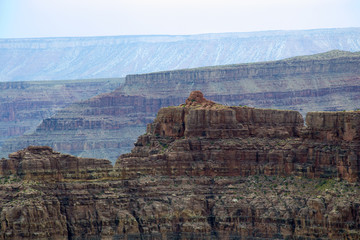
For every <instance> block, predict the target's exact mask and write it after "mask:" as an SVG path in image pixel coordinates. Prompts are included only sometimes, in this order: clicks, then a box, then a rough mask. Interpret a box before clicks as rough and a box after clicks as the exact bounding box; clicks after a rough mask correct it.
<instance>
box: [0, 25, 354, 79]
mask: <svg viewBox="0 0 360 240" xmlns="http://www.w3.org/2000/svg"><path fill="white" fill-rule="evenodd" d="M359 38H360V29H359V28H349V29H318V30H308V31H269V32H253V33H224V34H201V35H189V36H161V35H160V36H114V37H82V38H40V39H0V81H29V80H33V81H34V80H57V79H87V78H108V77H125V76H126V75H128V74H131V73H148V72H155V71H164V70H170V69H182V68H193V67H202V66H214V65H224V64H234V63H246V62H259V61H271V60H278V59H283V58H287V57H293V56H299V55H307V54H315V53H320V52H325V51H330V50H333V49H340V50H344V51H360V44H359V42H358V39H359Z"/></svg>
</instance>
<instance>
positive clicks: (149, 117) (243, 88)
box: [1, 51, 360, 163]
mask: <svg viewBox="0 0 360 240" xmlns="http://www.w3.org/2000/svg"><path fill="white" fill-rule="evenodd" d="M193 90H201V91H202V92H203V93H204V94H205V95H206V96H207V97H208V98H209V99H210V100H213V101H216V102H219V103H222V104H225V105H228V106H239V105H242V106H245V105H246V106H249V107H257V108H272V109H288V110H296V111H299V112H300V113H301V114H302V115H303V116H305V115H306V113H308V112H311V111H343V110H356V109H359V108H360V106H359V102H360V54H359V52H356V53H352V52H344V51H330V52H326V53H322V54H316V55H309V56H301V57H295V58H289V59H284V60H280V61H273V62H261V63H251V64H235V65H224V66H216V67H204V68H195V69H185V70H174V71H164V72H156V73H148V74H136V75H128V76H126V78H125V82H124V84H122V85H121V86H120V87H119V88H117V89H116V90H115V91H113V92H110V93H106V94H101V95H98V96H96V97H93V98H90V99H88V100H84V101H81V102H77V103H74V104H72V105H71V106H69V107H67V108H64V109H61V110H59V111H57V112H56V113H55V114H54V115H53V116H51V117H50V118H46V119H44V120H43V121H42V122H41V124H40V125H39V126H38V127H37V128H36V129H35V130H34V131H33V132H29V133H28V134H25V135H22V136H20V137H17V138H13V139H11V140H7V141H6V142H5V143H4V144H3V146H2V150H1V152H3V153H4V154H9V153H11V152H15V151H18V150H20V149H23V148H26V147H27V146H29V145H47V146H50V147H52V148H53V149H54V150H56V151H61V152H64V153H68V154H72V155H76V156H81V157H87V158H105V159H109V160H111V161H112V162H113V163H114V162H115V160H116V159H117V158H118V156H119V155H120V154H123V153H126V152H129V151H130V150H131V149H132V143H133V142H135V141H136V138H137V136H139V135H141V134H143V133H144V132H145V131H146V125H147V124H148V123H151V122H152V121H153V120H154V118H155V116H156V113H157V112H158V111H159V109H160V108H162V107H168V106H176V105H179V104H181V103H182V102H184V101H185V99H186V97H184V96H188V95H189V93H190V92H191V91H193Z"/></svg>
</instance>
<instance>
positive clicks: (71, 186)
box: [0, 92, 360, 239]
mask: <svg viewBox="0 0 360 240" xmlns="http://www.w3.org/2000/svg"><path fill="white" fill-rule="evenodd" d="M359 121H360V112H359V111H353V112H326V113H324V112H313V113H309V114H308V115H307V118H306V122H307V125H306V126H304V120H303V118H302V116H301V115H300V113H299V112H296V111H284V110H271V109H255V108H250V107H228V106H224V105H220V104H217V103H214V102H212V101H209V100H206V99H205V98H204V97H203V96H202V94H201V93H200V92H194V93H192V94H191V95H190V97H189V98H188V99H187V100H186V103H185V104H182V105H180V106H178V107H168V108H163V109H161V110H160V111H159V113H158V115H157V117H156V119H155V120H154V122H153V123H151V124H149V125H148V127H147V133H146V134H144V135H142V136H140V137H139V138H138V141H137V142H136V143H135V147H134V149H133V150H132V152H131V153H128V154H124V155H122V156H120V157H119V158H118V160H117V162H116V164H115V166H114V167H111V165H110V163H109V161H107V160H97V159H83V158H78V157H74V156H70V155H66V154H60V153H58V152H54V151H53V150H52V149H51V148H49V147H35V146H33V147H28V148H26V149H24V150H22V151H19V152H16V153H13V154H11V155H10V156H9V158H8V159H2V160H0V181H1V184H0V192H1V195H0V196H1V197H0V221H1V224H0V233H1V234H0V239H14V238H16V239H49V238H51V239H90V238H93V239H99V238H101V239H199V238H201V239H359V237H360V201H359V196H360V188H359V182H360V179H359V162H360V138H359V137H360V124H359Z"/></svg>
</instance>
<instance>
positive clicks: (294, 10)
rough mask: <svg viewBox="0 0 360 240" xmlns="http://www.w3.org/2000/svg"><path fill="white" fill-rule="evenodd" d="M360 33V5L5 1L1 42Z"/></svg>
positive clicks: (238, 0)
mask: <svg viewBox="0 0 360 240" xmlns="http://www.w3.org/2000/svg"><path fill="white" fill-rule="evenodd" d="M342 27H360V0H248V1H243V0H0V38H32V37H71V36H114V35H149V34H170V35H184V34H199V33H222V32H252V31H264V30H298V29H317V28H342Z"/></svg>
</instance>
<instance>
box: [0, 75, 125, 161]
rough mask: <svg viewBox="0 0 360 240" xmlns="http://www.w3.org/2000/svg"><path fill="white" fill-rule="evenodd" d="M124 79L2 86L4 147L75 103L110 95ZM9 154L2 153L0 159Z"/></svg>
mask: <svg viewBox="0 0 360 240" xmlns="http://www.w3.org/2000/svg"><path fill="white" fill-rule="evenodd" d="M123 81H124V79H120V78H117V79H91V80H85V79H84V80H71V81H69V80H67V81H40V82H34V81H33V82H0V91H1V94H0V146H2V144H3V143H4V142H5V141H6V140H8V139H10V138H13V137H16V136H22V135H23V134H24V133H27V132H32V131H34V130H35V129H36V126H37V125H38V124H39V123H40V122H41V121H42V120H43V119H44V118H49V117H51V116H52V115H53V114H54V113H55V112H56V111H58V110H59V109H61V108H64V107H67V106H69V105H70V104H71V103H73V102H77V101H81V100H84V99H88V98H91V97H93V96H96V95H98V94H101V93H104V92H110V91H112V90H113V89H115V88H117V87H119V86H120V84H121V83H123ZM5 156H7V154H6V153H5V154H4V153H1V152H0V157H5Z"/></svg>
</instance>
